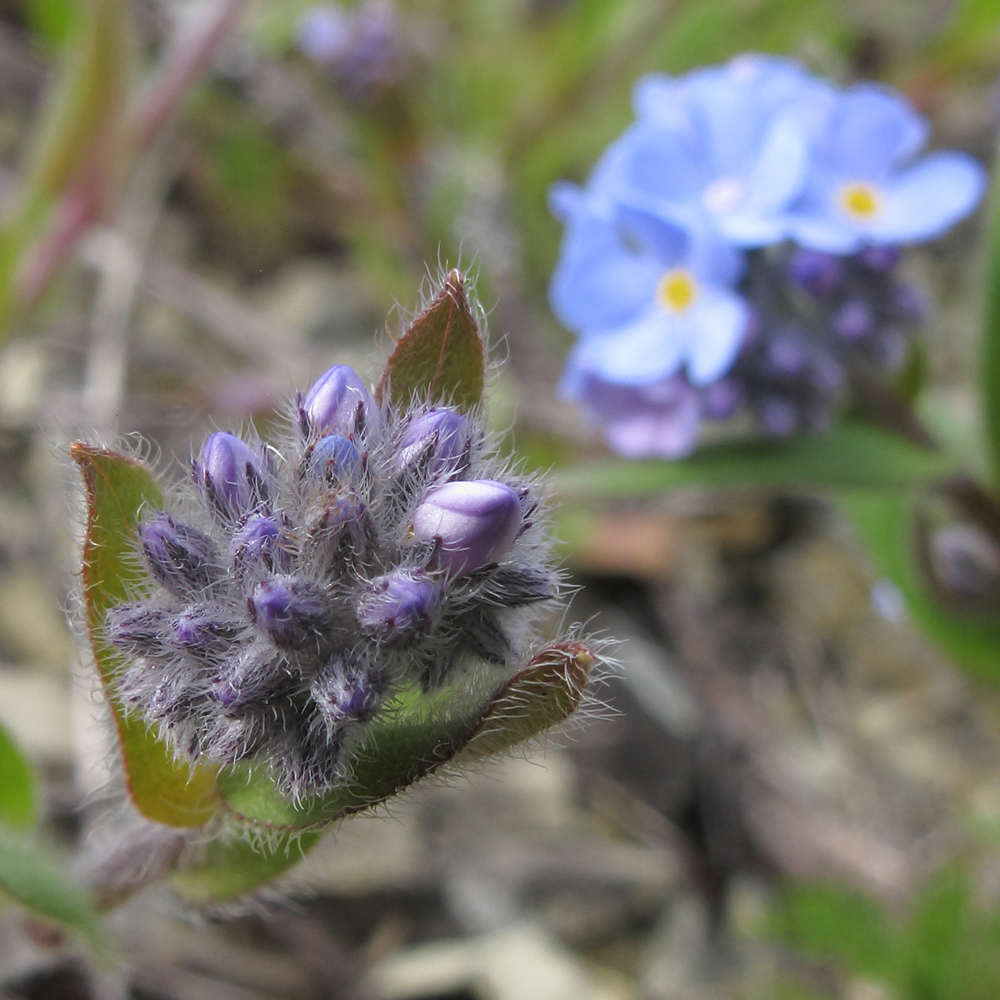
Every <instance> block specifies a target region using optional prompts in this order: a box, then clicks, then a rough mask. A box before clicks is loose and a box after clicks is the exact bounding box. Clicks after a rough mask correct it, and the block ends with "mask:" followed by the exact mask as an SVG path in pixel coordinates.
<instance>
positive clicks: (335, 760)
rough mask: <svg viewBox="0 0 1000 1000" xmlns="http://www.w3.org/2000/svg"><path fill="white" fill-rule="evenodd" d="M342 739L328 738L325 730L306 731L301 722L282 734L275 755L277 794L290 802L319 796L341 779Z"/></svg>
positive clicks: (309, 729)
mask: <svg viewBox="0 0 1000 1000" xmlns="http://www.w3.org/2000/svg"><path fill="white" fill-rule="evenodd" d="M343 754H344V742H343V737H341V736H339V735H337V734H330V733H329V732H328V731H327V729H326V727H325V726H317V727H316V728H315V729H312V728H309V727H308V726H307V725H306V724H305V722H304V720H300V721H299V722H298V723H297V724H296V725H292V726H290V727H289V728H288V729H286V731H285V739H284V741H283V742H282V744H281V749H280V751H279V753H278V761H279V768H278V776H279V785H278V790H279V791H281V792H283V793H285V794H286V795H287V794H290V795H291V796H292V798H293V799H300V798H301V797H302V796H303V795H306V794H309V793H313V792H322V791H324V790H325V789H327V788H330V787H332V786H333V785H335V784H336V783H337V781H338V780H339V779H340V778H341V770H340V762H341V758H342V757H343Z"/></svg>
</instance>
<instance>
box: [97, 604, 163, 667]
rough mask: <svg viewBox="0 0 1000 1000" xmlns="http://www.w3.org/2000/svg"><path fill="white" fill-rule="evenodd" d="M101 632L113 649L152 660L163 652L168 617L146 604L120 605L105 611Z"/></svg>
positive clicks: (160, 610)
mask: <svg viewBox="0 0 1000 1000" xmlns="http://www.w3.org/2000/svg"><path fill="white" fill-rule="evenodd" d="M104 629H105V632H106V634H107V637H108V639H109V641H110V642H111V644H112V645H113V646H114V647H115V648H116V649H120V650H122V652H124V653H130V654H131V655H132V656H152V655H154V654H157V653H160V652H162V651H163V649H164V645H165V641H166V637H167V636H168V635H169V634H170V613H169V612H168V611H164V610H163V609H161V608H155V607H150V606H149V605H148V604H120V605H118V607H116V608H111V609H110V610H109V611H108V616H107V618H106V619H105V622H104Z"/></svg>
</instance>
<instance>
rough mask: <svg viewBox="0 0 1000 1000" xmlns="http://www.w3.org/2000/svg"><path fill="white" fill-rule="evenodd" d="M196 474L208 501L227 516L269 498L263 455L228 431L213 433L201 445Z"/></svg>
mask: <svg viewBox="0 0 1000 1000" xmlns="http://www.w3.org/2000/svg"><path fill="white" fill-rule="evenodd" d="M194 475H195V481H196V482H197V484H198V486H199V487H200V488H201V489H202V490H204V492H205V496H206V497H207V498H208V501H209V503H210V504H211V505H212V507H213V508H214V509H215V510H216V511H217V512H218V513H219V514H220V515H221V516H222V517H224V518H233V517H239V516H240V515H241V514H244V513H246V511H248V510H249V509H250V508H251V507H252V506H253V505H254V504H257V503H260V502H262V501H265V500H267V498H268V489H267V475H266V473H265V471H264V465H263V462H262V460H261V457H260V456H259V455H257V454H256V453H255V452H254V451H253V450H252V449H251V448H250V446H249V445H248V444H247V443H246V442H245V441H242V440H241V439H240V438H238V437H236V435H234V434H227V433H226V432H225V431H219V432H218V433H217V434H212V435H211V436H210V437H209V438H208V439H207V440H206V441H205V443H204V444H203V445H202V448H201V455H200V456H199V458H198V460H197V461H196V462H195V464H194Z"/></svg>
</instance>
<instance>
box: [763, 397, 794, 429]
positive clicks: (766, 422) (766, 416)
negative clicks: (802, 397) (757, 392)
mask: <svg viewBox="0 0 1000 1000" xmlns="http://www.w3.org/2000/svg"><path fill="white" fill-rule="evenodd" d="M757 417H758V418H759V420H760V422H761V425H762V426H763V428H764V432H765V433H766V434H768V435H769V436H770V437H776V438H785V437H788V436H789V435H790V434H793V433H794V432H795V429H796V427H798V423H799V414H798V410H797V409H796V407H795V404H794V403H793V402H792V401H791V400H788V399H784V398H783V397H781V396H765V397H764V398H763V399H762V400H760V402H759V403H758V404H757Z"/></svg>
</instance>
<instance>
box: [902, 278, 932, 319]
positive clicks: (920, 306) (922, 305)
mask: <svg viewBox="0 0 1000 1000" xmlns="http://www.w3.org/2000/svg"><path fill="white" fill-rule="evenodd" d="M893 306H894V308H895V311H896V314H897V315H898V316H899V318H900V319H902V320H905V321H907V322H909V323H918V322H919V321H920V320H922V319H924V318H925V317H926V316H927V313H928V311H929V306H928V302H927V296H926V295H925V294H924V293H923V292H922V291H921V290H920V289H919V288H915V287H914V286H913V285H897V286H896V288H895V289H894V294H893Z"/></svg>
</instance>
